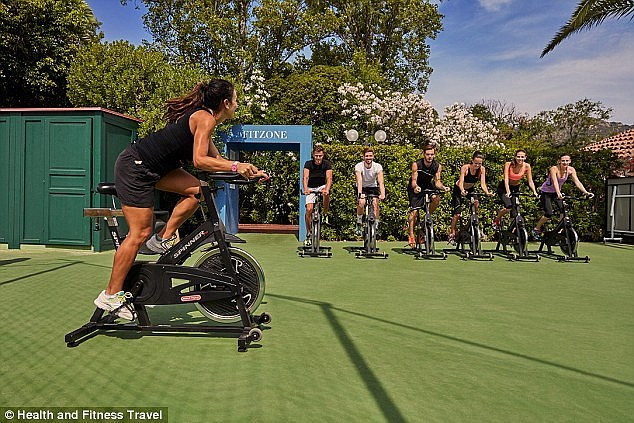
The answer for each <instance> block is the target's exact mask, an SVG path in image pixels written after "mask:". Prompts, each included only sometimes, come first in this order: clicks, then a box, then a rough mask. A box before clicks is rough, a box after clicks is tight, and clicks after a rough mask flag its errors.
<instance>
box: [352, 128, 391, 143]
mask: <svg viewBox="0 0 634 423" xmlns="http://www.w3.org/2000/svg"><path fill="white" fill-rule="evenodd" d="M345 134H346V139H347V140H348V141H350V142H355V141H357V140H358V139H359V132H357V130H356V129H348V130H347V131H345ZM373 137H374V140H375V141H376V142H383V141H385V140H386V139H387V134H386V133H385V131H384V130H382V129H379V130H378V131H376V132H375V133H374V135H373ZM363 144H364V145H370V141H369V140H368V141H366V142H364V143H363Z"/></svg>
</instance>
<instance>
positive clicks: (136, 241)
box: [106, 206, 154, 295]
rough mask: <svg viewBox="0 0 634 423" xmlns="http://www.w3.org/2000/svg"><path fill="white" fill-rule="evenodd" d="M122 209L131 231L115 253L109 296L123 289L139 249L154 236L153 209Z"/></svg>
mask: <svg viewBox="0 0 634 423" xmlns="http://www.w3.org/2000/svg"><path fill="white" fill-rule="evenodd" d="M122 209H123V215H124V216H125V220H126V222H127V223H128V227H129V228H130V231H129V232H128V235H126V237H125V239H124V240H123V242H122V243H121V245H120V246H119V249H117V251H116V252H115V255H114V261H113V263H112V273H111V274H110V282H109V283H108V287H107V288H106V294H108V295H112V294H116V293H117V292H119V291H121V290H122V289H123V282H124V281H125V277H126V276H127V274H128V271H129V270H130V268H131V267H132V264H133V263H134V260H135V259H136V256H137V253H138V252H139V248H141V246H142V245H143V243H144V242H145V240H147V239H148V238H149V237H150V235H151V234H152V219H153V216H154V210H153V209H152V208H140V207H131V206H123V207H122Z"/></svg>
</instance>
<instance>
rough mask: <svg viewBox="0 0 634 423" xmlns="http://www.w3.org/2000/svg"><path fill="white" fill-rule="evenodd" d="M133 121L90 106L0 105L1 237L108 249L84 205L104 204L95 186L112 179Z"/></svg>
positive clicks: (15, 244)
mask: <svg viewBox="0 0 634 423" xmlns="http://www.w3.org/2000/svg"><path fill="white" fill-rule="evenodd" d="M140 122H141V121H140V120H138V119H135V118H132V117H130V116H125V115H122V114H120V113H116V112H113V111H111V110H107V109H103V108H97V107H82V108H73V109H59V108H56V109H2V108H0V243H4V244H8V248H19V247H20V245H21V244H41V245H68V246H86V247H89V246H92V247H93V248H94V250H95V251H101V250H103V249H106V248H110V247H111V245H112V243H111V242H110V241H109V240H107V239H106V236H107V234H106V232H107V231H99V232H94V231H92V223H93V222H91V221H90V219H88V218H85V217H83V209H84V207H108V206H110V205H108V204H106V199H105V198H103V196H102V195H99V194H97V193H95V192H93V190H94V187H95V186H96V185H97V183H99V182H101V181H114V164H115V161H116V159H117V156H118V154H119V153H120V152H121V151H122V150H123V149H124V148H125V147H126V146H128V145H129V144H130V143H131V142H133V141H134V140H135V139H136V136H137V129H138V126H139V123H140Z"/></svg>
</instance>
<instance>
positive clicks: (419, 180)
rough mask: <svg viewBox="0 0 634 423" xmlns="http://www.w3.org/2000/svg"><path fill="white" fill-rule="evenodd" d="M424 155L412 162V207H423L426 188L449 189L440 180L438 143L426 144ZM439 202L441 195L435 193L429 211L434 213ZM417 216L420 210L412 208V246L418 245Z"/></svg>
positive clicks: (410, 243) (410, 242)
mask: <svg viewBox="0 0 634 423" xmlns="http://www.w3.org/2000/svg"><path fill="white" fill-rule="evenodd" d="M422 155H423V157H422V158H421V159H418V160H416V161H415V162H414V163H412V173H411V178H410V183H409V184H408V186H407V194H408V197H409V206H410V208H414V207H421V206H422V205H423V202H424V200H425V195H424V194H423V192H422V191H423V190H425V189H439V190H443V191H445V192H446V191H449V188H448V187H446V186H445V185H443V183H442V181H441V180H440V173H441V172H442V165H441V164H440V163H438V162H437V161H436V145H435V144H426V145H425V146H424V147H423V151H422ZM439 204H440V197H439V196H437V195H433V196H432V200H431V203H430V204H429V212H430V213H433V212H434V210H436V208H437V207H438V205H439ZM417 216H418V210H412V211H411V212H410V214H409V219H408V221H409V222H408V223H409V239H408V244H409V245H410V247H412V248H414V247H416V240H415V239H414V223H415V222H416V217H417Z"/></svg>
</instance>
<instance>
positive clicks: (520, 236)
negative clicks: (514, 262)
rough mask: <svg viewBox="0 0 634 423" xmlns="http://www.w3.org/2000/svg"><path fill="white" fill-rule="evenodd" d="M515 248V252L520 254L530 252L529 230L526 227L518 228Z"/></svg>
mask: <svg viewBox="0 0 634 423" xmlns="http://www.w3.org/2000/svg"><path fill="white" fill-rule="evenodd" d="M513 248H514V249H515V252H517V253H518V254H520V255H526V254H527V253H528V232H527V231H526V228H523V227H522V228H516V231H515V242H514V243H513Z"/></svg>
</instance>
